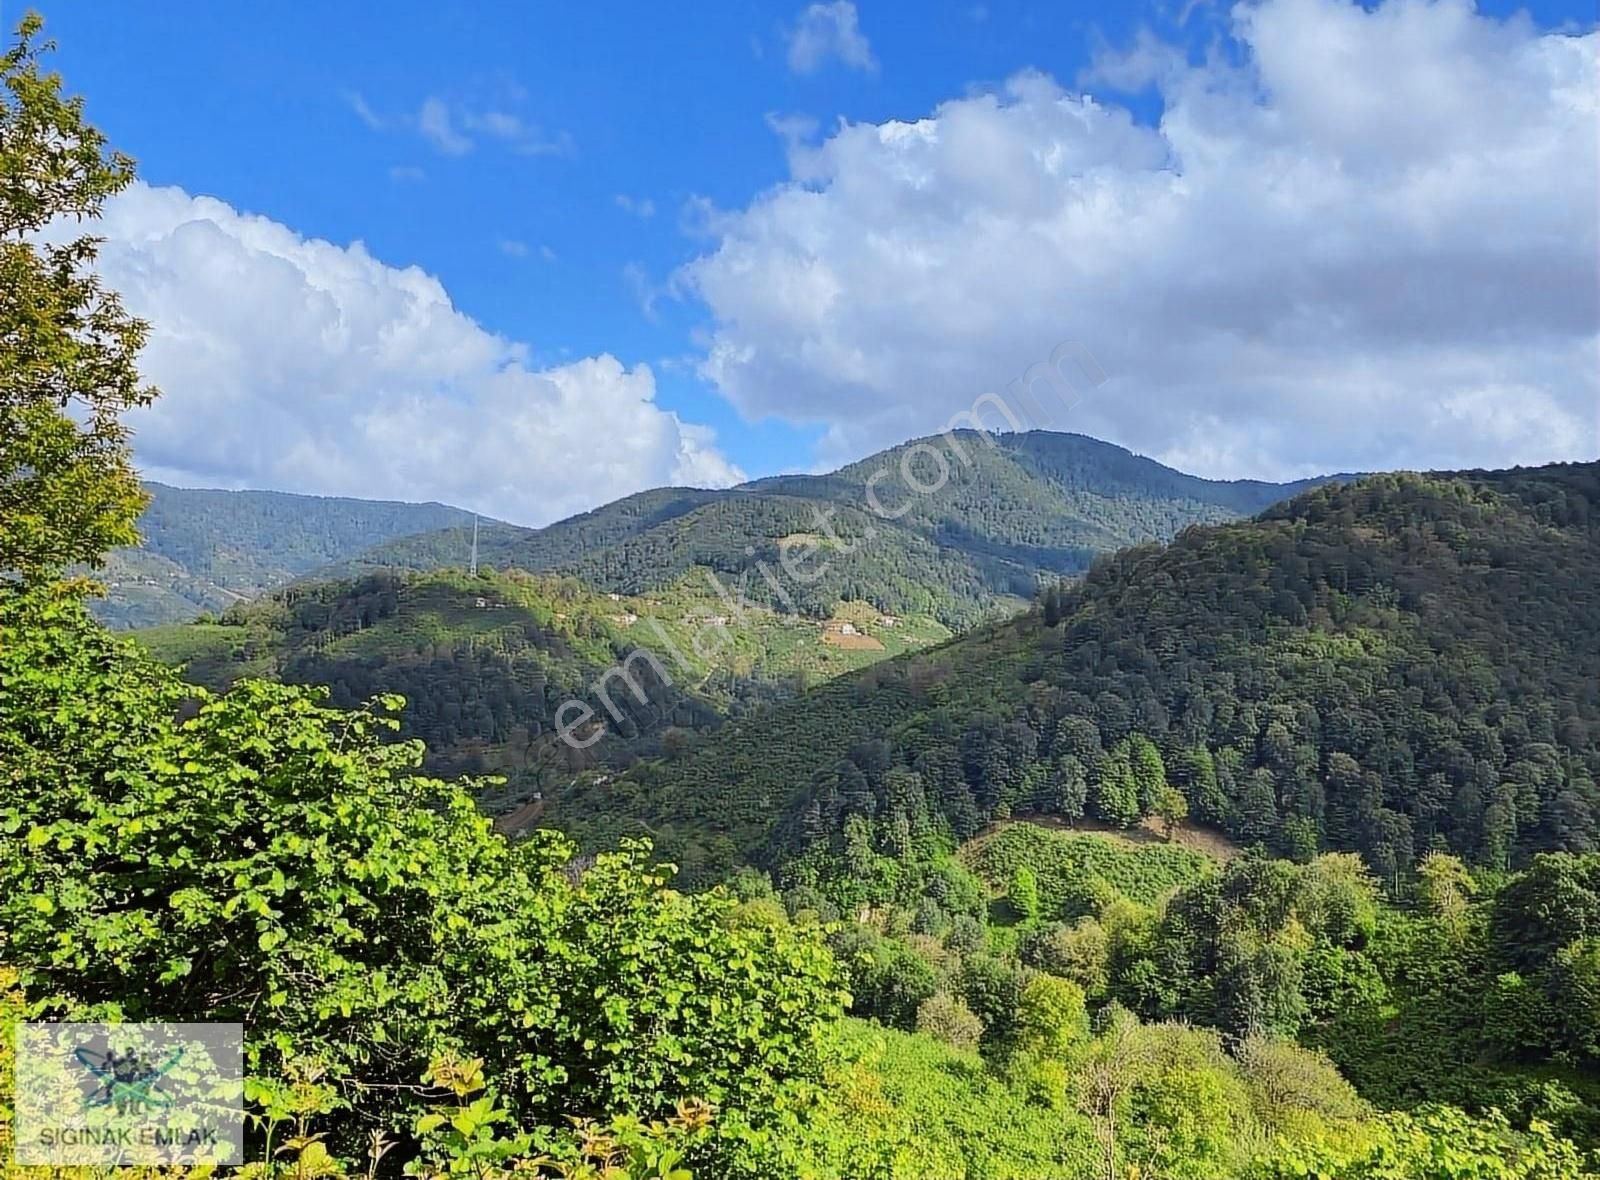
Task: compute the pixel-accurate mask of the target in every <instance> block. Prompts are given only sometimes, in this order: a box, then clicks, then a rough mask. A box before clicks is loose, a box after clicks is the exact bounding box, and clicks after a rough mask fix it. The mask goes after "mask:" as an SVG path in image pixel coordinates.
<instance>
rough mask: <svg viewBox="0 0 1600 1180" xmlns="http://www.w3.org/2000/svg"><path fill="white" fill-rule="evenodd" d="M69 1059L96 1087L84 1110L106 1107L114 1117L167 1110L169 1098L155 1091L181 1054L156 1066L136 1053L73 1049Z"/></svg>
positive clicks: (180, 1057) (170, 1057)
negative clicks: (76, 1062)
mask: <svg viewBox="0 0 1600 1180" xmlns="http://www.w3.org/2000/svg"><path fill="white" fill-rule="evenodd" d="M72 1055H73V1057H75V1058H77V1060H78V1064H79V1065H81V1066H83V1068H84V1069H85V1070H87V1071H88V1072H89V1074H90V1076H91V1077H93V1078H94V1079H95V1081H96V1082H97V1083H98V1084H97V1085H96V1086H95V1087H94V1089H93V1090H91V1091H90V1092H89V1093H88V1094H87V1095H86V1096H85V1097H84V1100H83V1108H84V1109H85V1110H94V1109H95V1108H96V1107H102V1106H109V1107H111V1108H112V1109H114V1110H115V1111H116V1112H117V1113H118V1114H135V1113H138V1112H139V1111H143V1110H170V1109H171V1107H172V1097H171V1096H170V1095H168V1094H164V1093H162V1092H161V1090H160V1089H159V1084H160V1081H161V1079H162V1078H163V1077H164V1076H165V1075H166V1074H168V1073H169V1072H171V1070H172V1068H173V1067H174V1066H176V1065H177V1064H178V1062H179V1061H181V1060H182V1059H183V1050H182V1049H178V1050H176V1051H175V1052H173V1053H171V1054H169V1055H168V1056H167V1058H166V1060H165V1061H162V1062H161V1063H160V1064H159V1065H157V1064H153V1062H154V1061H155V1058H153V1057H149V1056H146V1055H143V1054H141V1053H140V1052H139V1051H138V1050H137V1049H133V1050H130V1051H128V1052H126V1053H118V1052H117V1051H116V1050H115V1049H107V1050H106V1051H105V1052H104V1053H97V1052H96V1051H95V1050H93V1049H74V1050H73V1051H72Z"/></svg>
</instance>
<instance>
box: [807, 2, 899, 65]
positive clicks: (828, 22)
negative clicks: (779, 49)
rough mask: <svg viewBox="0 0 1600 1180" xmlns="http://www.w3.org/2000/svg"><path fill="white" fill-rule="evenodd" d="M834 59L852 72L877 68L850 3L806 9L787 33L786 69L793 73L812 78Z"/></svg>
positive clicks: (811, 6)
mask: <svg viewBox="0 0 1600 1180" xmlns="http://www.w3.org/2000/svg"><path fill="white" fill-rule="evenodd" d="M835 58H837V59H838V60H839V61H841V62H843V63H844V64H845V65H847V66H849V67H850V68H851V69H855V70H871V69H875V68H876V67H877V62H876V61H874V60H873V57H872V46H871V45H869V44H868V43H867V38H866V35H865V34H864V33H862V31H861V25H860V22H859V20H858V18H857V15H856V6H855V5H854V4H852V3H851V2H850V0H832V3H828V4H812V5H810V6H808V7H807V8H806V9H805V11H804V12H802V13H801V14H800V16H799V18H798V19H797V20H796V21H795V26H794V28H793V29H791V30H790V31H789V68H790V69H791V70H793V71H794V72H795V73H797V74H814V73H816V72H817V71H818V70H820V69H821V68H822V67H823V66H824V65H826V64H827V63H828V62H829V61H830V60H832V59H835Z"/></svg>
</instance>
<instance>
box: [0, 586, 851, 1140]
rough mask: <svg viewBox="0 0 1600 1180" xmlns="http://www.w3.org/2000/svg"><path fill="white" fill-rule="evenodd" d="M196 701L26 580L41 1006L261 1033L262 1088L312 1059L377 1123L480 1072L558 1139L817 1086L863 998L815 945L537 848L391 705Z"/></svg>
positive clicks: (628, 854) (607, 868)
mask: <svg viewBox="0 0 1600 1180" xmlns="http://www.w3.org/2000/svg"><path fill="white" fill-rule="evenodd" d="M189 691H192V690H188V689H186V688H185V687H184V686H182V685H181V684H180V683H179V682H178V681H177V680H176V678H175V677H174V676H173V675H172V674H171V673H170V672H168V671H166V670H165V669H163V668H161V667H160V666H158V665H154V664H152V663H150V662H149V661H148V660H146V659H144V658H142V657H140V656H139V655H138V654H137V652H136V651H135V650H134V649H133V648H132V647H131V645H128V644H126V643H124V642H122V641H118V640H115V639H113V638H111V637H110V636H109V635H107V634H106V633H104V632H102V631H100V630H99V629H98V628H97V627H95V626H94V625H93V624H92V623H90V622H89V621H88V620H87V618H86V617H85V616H84V614H83V613H82V609H81V606H80V605H79V604H77V603H76V602H75V601H73V600H72V599H71V598H70V597H64V596H62V595H60V594H59V593H56V592H53V591H49V590H40V591H23V592H18V591H16V590H15V589H12V588H0V718H3V719H4V726H3V728H0V766H4V768H5V769H4V772H3V774H4V780H5V791H4V795H3V797H0V832H4V833H5V835H6V837H7V838H6V840H5V843H4V845H3V849H0V931H4V935H3V938H0V960H3V961H6V962H9V963H11V964H13V965H14V966H16V967H17V968H19V969H20V970H21V972H22V981H23V985H24V987H25V988H26V990H27V993H28V995H29V998H30V1001H31V1002H32V1003H33V1004H34V1005H35V1007H36V1008H37V1009H39V1010H41V1011H46V1012H50V1013H55V1014H60V1015H85V1016H86V1015H91V1014H95V1015H107V1016H122V1017H126V1018H128V1019H144V1018H151V1019H155V1018H170V1017H173V1016H179V1015H182V1016H184V1017H185V1018H188V1019H196V1020H243V1021H245V1022H246V1023H247V1024H248V1026H249V1028H250V1036H249V1044H248V1057H249V1061H250V1065H251V1068H252V1069H253V1070H255V1071H256V1072H258V1073H260V1074H263V1075H267V1076H270V1075H271V1074H273V1073H275V1072H276V1071H278V1070H281V1069H283V1068H285V1067H286V1066H287V1064H288V1063H289V1062H291V1061H293V1060H295V1059H297V1058H299V1057H302V1056H308V1055H309V1056H314V1057H316V1058H317V1059H318V1060H320V1061H321V1062H322V1063H323V1065H324V1067H325V1068H327V1069H328V1070H329V1071H330V1076H332V1077H333V1078H334V1079H335V1081H336V1082H337V1084H338V1085H339V1086H340V1087H341V1089H340V1094H341V1100H342V1101H343V1102H344V1103H347V1104H349V1105H351V1106H353V1107H355V1108H356V1109H358V1110H364V1111H366V1112H367V1113H369V1114H385V1113H392V1107H393V1105H394V1103H395V1102H396V1101H399V1100H398V1099H396V1098H395V1097H394V1095H395V1094H396V1093H399V1092H398V1091H394V1090H385V1089H377V1090H373V1089H370V1087H374V1086H379V1087H382V1086H398V1085H409V1084H411V1083H412V1082H414V1079H415V1078H416V1077H417V1076H418V1075H419V1074H420V1073H421V1072H422V1070H423V1068H424V1067H425V1066H426V1065H427V1063H428V1060H429V1058H430V1057H432V1056H434V1055H437V1054H439V1053H443V1052H452V1051H455V1052H462V1053H468V1054H472V1055H476V1056H481V1057H483V1058H484V1059H485V1060H486V1062H487V1063H488V1068H489V1071H490V1073H491V1074H492V1075H493V1076H495V1077H496V1079H497V1080H498V1082H499V1084H500V1085H501V1086H502V1088H503V1092H504V1097H505V1099H506V1101H507V1102H508V1103H510V1104H511V1107H512V1109H513V1110H514V1111H515V1112H516V1113H517V1114H518V1116H519V1117H522V1118H530V1117H531V1118H536V1119H539V1120H547V1121H548V1120H556V1119H559V1118H560V1117H562V1116H565V1115H569V1114H570V1115H587V1116H598V1115H601V1114H604V1113H606V1112H611V1111H626V1112H633V1113H638V1114H641V1115H650V1114H656V1113H660V1112H662V1111H664V1110H668V1109H670V1108H671V1104H673V1103H675V1102H676V1101H678V1100H680V1099H686V1098H699V1099H704V1100H708V1101H711V1102H715V1103H717V1104H718V1105H720V1106H722V1107H724V1108H725V1110H727V1111H728V1112H729V1114H730V1115H731V1116H733V1117H735V1118H745V1117H747V1118H748V1119H750V1120H752V1121H756V1122H759V1121H762V1120H766V1119H770V1118H771V1117H773V1104H774V1102H775V1101H776V1100H777V1099H778V1098H779V1097H780V1088H781V1087H782V1086H784V1085H785V1084H787V1083H789V1082H791V1081H794V1082H803V1081H804V1080H806V1079H808V1078H815V1077H816V1075H817V1072H818V1070H819V1068H820V1061H821V1058H820V1053H821V1048H822V1046H821V1042H820V1040H819V1037H820V1036H821V1032H822V1030H823V1029H824V1028H825V1027H826V1026H827V1024H828V1022H829V1020H830V1019H831V1016H832V1014H834V1013H836V1012H837V1010H838V1004H839V998H840V997H839V993H838V991H837V989H836V986H835V984H834V969H833V965H832V962H831V959H830V958H829V956H828V955H827V953H826V952H825V951H824V950H823V949H822V948H821V946H820V945H819V944H818V942H817V941H816V939H815V937H814V936H813V935H809V934H807V933H806V932H804V931H791V930H790V928H788V927H787V926H786V925H785V926H782V927H771V926H760V925H735V924H733V923H732V922H731V921H729V920H728V918H729V915H730V913H731V909H732V906H733V904H734V903H733V902H732V901H731V900H730V899H726V898H719V897H718V896H705V897H698V898H690V897H685V896H683V895H680V894H677V893H674V892H672V891H670V890H667V889H665V888H664V881H665V876H666V874H665V873H664V872H663V871H662V870H659V869H656V868H650V867H647V866H646V864H645V861H644V855H645V851H646V850H645V849H643V848H635V849H631V850H630V849H625V850H624V851H623V852H621V853H613V854H609V855H605V856H602V857H600V858H599V859H598V860H597V861H595V862H594V863H593V864H592V865H588V866H587V867H585V868H584V869H582V870H581V871H580V870H579V869H578V867H577V866H574V865H573V864H572V863H571V861H570V856H571V851H570V848H569V847H568V846H567V845H565V844H564V843H563V842H562V841H560V840H558V839H542V840H539V841H534V842H531V843H528V844H524V845H520V846H512V845H509V844H508V843H507V842H506V841H504V840H503V839H502V838H500V837H499V836H497V835H494V834H493V833H492V832H491V831H490V830H489V825H488V821H487V820H485V819H483V818H482V817H481V816H480V815H479V814H478V812H477V810H476V809H475V807H474V805H473V802H472V799H471V796H470V795H469V794H468V793H467V792H466V791H465V790H463V789H462V788H461V787H459V786H452V785H448V784H445V783H443V782H439V781H436V780H431V779H426V778H421V777H418V776H416V774H415V766H416V763H417V761H418V759H419V758H420V755H421V751H420V749H419V748H418V747H417V746H415V745H413V744H407V743H395V744H384V743H382V742H380V741H379V740H378V732H379V731H380V730H381V728H382V726H383V724H384V718H383V717H382V715H381V714H363V713H356V714H349V713H342V712H337V711H332V710H329V709H327V708H325V707H324V706H323V705H322V704H321V703H320V702H319V695H320V694H319V693H317V692H316V691H314V690H307V689H300V688H294V687H289V686H283V685H272V684H265V683H260V682H247V683H244V684H241V685H239V686H237V687H236V688H235V689H234V690H233V691H232V692H231V693H229V694H228V695H227V696H225V697H220V698H212V697H205V696H202V697H201V701H200V704H199V708H198V713H197V715H196V716H194V717H193V718H192V719H190V720H188V721H186V722H182V723H179V722H176V721H175V720H173V717H174V714H175V712H176V708H177V705H178V703H179V701H180V700H181V699H182V698H183V697H184V696H185V694H186V693H187V692H189ZM391 704H392V703H391ZM730 1125H731V1124H730Z"/></svg>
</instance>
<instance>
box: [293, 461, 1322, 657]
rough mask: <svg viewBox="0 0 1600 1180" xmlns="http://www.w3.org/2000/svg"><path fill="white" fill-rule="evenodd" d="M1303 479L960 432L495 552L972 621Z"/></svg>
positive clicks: (663, 581)
mask: <svg viewBox="0 0 1600 1180" xmlns="http://www.w3.org/2000/svg"><path fill="white" fill-rule="evenodd" d="M880 472H882V473H884V474H883V475H881V476H880V475H879V474H878V473H880ZM908 473H909V474H908ZM874 477H877V478H874ZM1304 486H1307V485H1306V483H1299V484H1270V483H1259V482H1253V481H1236V482H1219V481H1212V480H1205V479H1200V478H1197V477H1195V476H1190V475H1184V474H1183V473H1181V472H1177V471H1173V470H1172V469H1170V468H1167V467H1163V466H1162V465H1161V464H1159V463H1156V462H1155V461H1153V460H1151V459H1146V458H1142V457H1140V456H1137V455H1134V454H1132V453H1130V452H1128V451H1126V450H1123V449H1122V448H1121V447H1117V446H1113V445H1112V444H1110V443H1104V442H1100V441H1098V440H1095V439H1091V438H1087V437H1084V436H1082V435H1073V434H1059V433H1054V432H1049V431H1030V432H1026V433H1018V434H1001V435H992V436H983V435H979V434H977V433H975V432H973V431H957V432H954V433H952V434H950V435H947V436H936V437H934V438H931V439H922V440H916V441H913V442H908V443H906V444H903V445H902V446H899V447H895V448H893V449H891V450H888V451H884V452H882V453H881V454H878V455H874V456H872V457H870V458H868V459H865V460H862V461H861V462H859V463H855V464H852V465H850V466H848V467H845V468H843V469H841V470H839V471H837V472H834V473H832V474H830V475H786V476H775V477H772V478H769V479H762V480H756V481H754V482H752V483H748V484H744V485H742V486H740V487H736V488H731V489H727V490H723V491H705V490H698V489H692V488H657V489H654V490H652V491H648V492H641V493H639V494H638V495H634V496H628V497H625V498H623V499H621V500H618V501H616V502H614V503H612V504H607V505H605V506H604V507H601V508H597V509H595V510H593V511H591V512H586V513H583V514H581V515H579V516H574V517H571V518H569V519H567V520H564V521H560V522H558V523H556V524H553V525H550V526H548V527H547V528H543V529H537V530H524V529H517V528H509V527H506V528H495V529H489V530H485V531H484V532H483V534H482V535H481V537H480V553H481V556H482V560H483V561H485V562H487V563H489V564H492V565H495V566H498V567H502V568H505V567H515V568H518V569H525V570H530V571H535V572H556V573H565V574H572V575H574V576H577V577H579V578H582V579H583V580H584V581H585V582H588V583H589V584H591V585H593V586H596V587H598V588H599V589H602V590H606V591H612V592H619V593H628V594H637V593H643V592H646V591H650V590H654V589H657V588H659V587H662V586H665V585H670V584H672V583H674V582H676V581H677V580H679V579H680V578H681V577H682V576H683V575H684V573H685V572H686V571H688V570H690V569H692V568H695V567H704V568H705V569H708V570H711V571H712V572H714V573H715V574H716V575H717V577H718V578H719V579H720V580H722V581H723V582H725V584H726V585H727V586H728V588H729V590H730V592H732V593H734V594H739V593H743V594H744V595H745V597H746V598H747V599H748V600H750V601H753V602H759V603H763V604H766V605H779V606H782V607H784V608H785V609H794V610H798V611H800V612H802V613H806V614H811V615H815V616H819V617H820V616H826V615H827V614H828V613H829V612H830V611H831V610H832V609H833V608H834V606H835V605H837V603H839V602H840V601H847V600H859V601H865V602H868V603H871V604H872V605H873V606H876V607H877V608H878V609H880V610H884V611H890V612H894V613H908V614H930V615H934V616H936V617H938V618H939V619H940V620H941V621H942V622H944V623H945V624H947V625H949V626H952V627H956V628H962V627H967V626H970V625H972V624H973V623H975V622H977V621H979V620H981V619H982V618H983V617H984V616H985V615H987V614H990V613H991V612H992V611H993V610H994V609H995V608H996V607H998V606H1001V605H1003V604H1004V603H1006V602H1007V601H1011V600H1014V599H1015V598H1017V597H1021V598H1024V599H1026V598H1028V597H1031V595H1032V594H1033V593H1034V591H1035V590H1036V589H1037V587H1038V585H1039V583H1040V581H1041V579H1053V578H1056V577H1060V576H1062V575H1072V574H1077V573H1081V572H1082V571H1083V570H1084V569H1086V568H1087V567H1088V565H1089V563H1090V562H1091V561H1092V560H1093V559H1094V557H1095V556H1097V555H1098V554H1100V553H1104V552H1108V551H1110V550H1113V549H1117V548H1120V547H1123V546H1125V545H1130V544H1136V543H1138V542H1141V541H1151V540H1166V539H1168V538H1170V537H1172V536H1173V535H1174V534H1175V533H1177V532H1178V531H1179V530H1180V529H1182V528H1184V527H1186V526H1188V525H1191V524H1197V523H1214V522H1218V521H1223V520H1230V519H1236V518H1237V517H1239V516H1242V515H1247V514H1250V513H1254V512H1258V511H1260V510H1261V509H1262V508H1264V507H1266V506H1267V505H1268V504H1271V503H1273V502H1275V501H1277V500H1280V499H1282V498H1284V497H1285V496H1288V495H1291V494H1292V493H1293V492H1295V491H1298V490H1300V489H1301V488H1303V487H1304ZM924 489H926V490H924ZM804 540H811V541H813V542H815V543H816V544H817V545H818V547H819V548H818V550H817V555H816V556H815V557H814V558H807V559H806V564H807V566H808V569H809V570H811V571H821V572H820V573H819V574H818V575H817V576H815V577H810V576H808V577H806V578H804V579H800V578H796V577H793V576H791V575H789V574H787V573H786V572H785V570H784V568H783V567H784V554H785V552H786V542H787V551H788V552H790V553H795V554H797V555H800V556H803V555H804V552H805V550H804V548H801V549H799V550H796V549H795V548H794V547H793V546H794V544H795V542H796V541H804ZM467 544H468V541H467V538H466V537H465V535H464V533H463V532H462V531H461V530H452V531H444V532H440V533H435V534H431V535H426V536H420V537H408V538H405V539H403V540H400V541H396V542H392V543H387V544H383V545H378V546H375V547H373V548H372V549H370V550H368V551H367V552H365V553H363V554H361V555H360V556H359V557H357V558H356V559H354V560H353V561H351V562H348V563H344V564H343V565H341V566H339V567H337V568H336V569H334V570H331V571H322V572H320V573H319V574H318V575H317V576H327V575H329V574H334V575H340V576H347V575H349V574H351V573H361V572H370V571H371V570H373V569H381V568H396V567H398V568H403V569H429V568H436V567H438V566H444V565H458V564H460V562H461V554H462V552H464V551H465V549H466V546H467Z"/></svg>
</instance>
